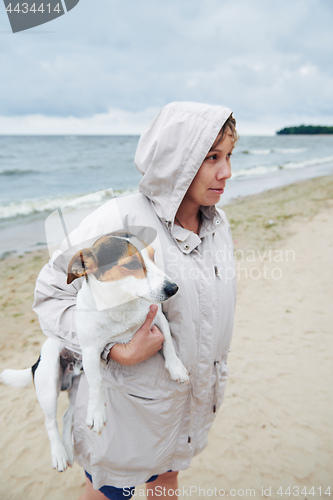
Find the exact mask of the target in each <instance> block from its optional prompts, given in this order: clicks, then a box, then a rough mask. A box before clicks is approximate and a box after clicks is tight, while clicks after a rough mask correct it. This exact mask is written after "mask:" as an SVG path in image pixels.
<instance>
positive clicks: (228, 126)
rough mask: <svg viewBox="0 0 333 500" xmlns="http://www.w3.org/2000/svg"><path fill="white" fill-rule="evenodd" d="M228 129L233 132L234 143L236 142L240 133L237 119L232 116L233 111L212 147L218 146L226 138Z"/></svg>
mask: <svg viewBox="0 0 333 500" xmlns="http://www.w3.org/2000/svg"><path fill="white" fill-rule="evenodd" d="M227 129H229V131H230V132H231V133H232V137H233V140H234V144H236V142H237V141H238V133H237V130H236V120H235V118H234V117H233V116H232V113H231V115H230V116H229V118H228V119H227V120H226V121H225V122H224V124H223V126H222V128H221V130H220V132H219V133H218V134H217V137H216V139H215V141H214V144H213V145H212V147H213V146H214V147H215V146H217V145H218V144H219V143H220V142H221V141H222V139H223V138H224V136H225V134H226V131H227Z"/></svg>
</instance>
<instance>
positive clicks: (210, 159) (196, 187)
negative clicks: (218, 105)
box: [184, 130, 235, 208]
mask: <svg viewBox="0 0 333 500" xmlns="http://www.w3.org/2000/svg"><path fill="white" fill-rule="evenodd" d="M234 146H235V141H234V137H233V135H232V133H231V132H229V130H226V132H225V135H224V137H223V139H222V141H220V142H219V137H218V138H217V139H216V141H215V142H214V144H213V146H212V148H211V150H210V151H209V153H208V155H207V156H206V158H205V159H204V161H203V163H202V165H201V167H200V168H199V170H198V173H197V174H196V176H195V177H194V179H193V181H192V183H191V185H190V187H189V188H188V190H187V193H186V195H185V197H184V200H186V201H187V202H188V203H189V202H190V203H191V204H192V205H196V206H197V207H198V208H199V207H200V205H203V206H210V205H215V204H216V203H218V202H219V201H220V197H221V195H222V194H223V192H224V188H225V184H226V181H227V179H230V177H231V164H230V158H231V155H232V151H233V149H234Z"/></svg>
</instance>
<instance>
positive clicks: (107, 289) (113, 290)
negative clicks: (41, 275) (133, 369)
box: [0, 231, 189, 472]
mask: <svg viewBox="0 0 333 500" xmlns="http://www.w3.org/2000/svg"><path fill="white" fill-rule="evenodd" d="M82 277H84V281H83V283H82V287H81V289H80V290H79V292H78V293H77V300H76V311H75V321H76V330H77V336H78V341H79V344H80V347H81V350H82V356H81V355H80V354H78V353H76V352H74V351H71V350H69V349H67V348H65V347H64V345H63V343H62V341H61V340H60V339H59V340H58V339H53V338H49V339H47V340H46V341H45V343H44V344H43V346H42V348H41V353H40V357H39V359H38V361H37V362H36V363H35V364H34V365H33V366H32V368H27V369H25V370H4V371H3V372H2V373H1V375H0V381H1V382H3V383H6V384H9V385H13V386H15V387H23V386H25V385H28V384H29V383H30V382H31V380H32V379H33V381H34V384H35V388H36V394H37V399H38V401H39V404H40V406H41V408H42V410H43V412H44V415H45V425H46V429H47V433H48V437H49V441H50V445H51V457H52V466H53V468H55V469H57V470H58V471H59V472H62V471H64V470H65V469H66V468H67V466H68V465H70V466H71V465H72V464H73V462H74V447H73V437H72V427H73V416H74V405H75V397H76V393H77V388H78V382H79V376H80V375H81V374H82V373H83V371H84V372H85V375H86V377H87V381H88V384H89V398H88V409H87V418H86V424H87V426H88V427H90V428H91V429H92V430H93V431H95V432H96V433H98V434H100V433H101V432H102V430H103V427H104V426H105V422H106V410H105V404H104V387H103V381H102V376H101V370H100V362H101V353H102V351H103V350H104V348H105V347H106V346H107V345H108V344H109V343H127V342H129V341H130V340H131V339H132V337H133V335H134V333H135V332H136V331H137V330H138V329H139V328H140V327H141V326H142V324H143V323H144V322H145V319H146V317H147V314H148V311H149V308H150V305H151V304H158V312H157V315H156V317H155V320H154V323H155V324H156V325H157V326H158V327H159V329H160V330H161V331H162V333H163V335H164V342H163V355H164V359H165V368H166V370H167V371H168V372H169V374H170V377H171V379H172V380H174V381H177V382H181V383H184V382H185V383H187V382H188V381H189V374H188V372H187V370H186V368H185V367H184V365H183V364H182V362H181V361H180V359H179V358H178V357H177V355H176V353H175V350H174V347H173V343H172V339H171V335H170V329H169V326H168V322H167V319H166V318H165V316H164V315H163V313H162V309H161V303H162V302H165V301H166V300H168V299H170V298H171V297H173V296H174V295H175V293H177V290H178V286H177V285H176V284H175V283H174V282H173V281H172V280H171V279H170V278H169V277H168V276H167V275H166V274H165V273H164V272H163V271H161V269H160V268H159V267H158V266H157V265H156V264H155V262H154V250H153V248H152V247H151V246H149V245H147V244H145V243H144V242H143V241H142V240H140V239H139V238H138V237H136V236H135V235H134V234H132V233H129V232H126V231H116V232H113V233H110V234H107V235H106V236H103V237H101V238H99V239H98V240H97V241H96V242H95V243H94V244H93V245H92V246H91V247H89V248H85V249H83V250H79V251H77V252H76V253H75V254H74V255H73V256H72V258H71V259H70V262H69V264H68V272H67V284H70V283H72V282H73V281H74V280H75V279H77V278H82ZM31 373H32V377H31ZM60 391H68V396H69V406H68V409H67V411H66V412H65V414H64V416H63V437H62V439H61V437H60V434H59V431H58V424H57V400H58V396H59V393H60Z"/></svg>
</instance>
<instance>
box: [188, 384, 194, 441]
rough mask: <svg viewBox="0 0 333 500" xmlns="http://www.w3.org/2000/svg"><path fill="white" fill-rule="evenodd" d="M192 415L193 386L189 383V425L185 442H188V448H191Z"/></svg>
mask: <svg viewBox="0 0 333 500" xmlns="http://www.w3.org/2000/svg"><path fill="white" fill-rule="evenodd" d="M192 413H193V386H192V383H191V387H190V423H189V429H188V437H187V442H188V445H189V446H190V448H192V446H191V441H192V431H193V418H192Z"/></svg>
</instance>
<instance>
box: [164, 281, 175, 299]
mask: <svg viewBox="0 0 333 500" xmlns="http://www.w3.org/2000/svg"><path fill="white" fill-rule="evenodd" d="M164 290H165V293H166V294H167V296H168V297H172V296H173V295H175V293H177V291H178V286H177V285H176V283H167V284H166V285H165V287H164Z"/></svg>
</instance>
